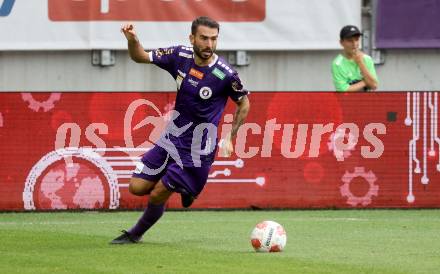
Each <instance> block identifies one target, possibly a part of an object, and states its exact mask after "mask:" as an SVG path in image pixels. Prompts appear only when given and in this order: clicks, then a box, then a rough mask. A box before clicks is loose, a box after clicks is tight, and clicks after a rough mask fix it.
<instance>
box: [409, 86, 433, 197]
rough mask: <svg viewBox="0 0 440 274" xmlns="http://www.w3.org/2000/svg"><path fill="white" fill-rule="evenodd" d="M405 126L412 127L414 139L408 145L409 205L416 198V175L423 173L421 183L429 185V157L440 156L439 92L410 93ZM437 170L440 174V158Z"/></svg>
mask: <svg viewBox="0 0 440 274" xmlns="http://www.w3.org/2000/svg"><path fill="white" fill-rule="evenodd" d="M421 95H422V96H423V102H422V103H421V102H420V96H421ZM421 105H422V111H423V113H422V115H423V116H422V117H420V114H421ZM428 119H429V123H428ZM421 123H422V124H421ZM405 125H406V126H408V127H409V126H412V138H411V140H410V141H409V143H408V146H409V159H408V160H409V161H408V195H407V197H406V200H407V201H408V203H414V201H415V196H414V192H413V186H414V180H415V174H420V173H421V174H422V177H421V179H420V182H421V183H422V184H423V185H428V184H429V181H430V180H429V174H428V172H427V156H430V157H436V156H437V157H438V156H439V155H438V154H440V138H439V137H438V92H413V93H410V92H408V93H407V94H406V118H405ZM428 126H429V133H428ZM421 127H422V129H421ZM428 137H429V143H428ZM419 142H422V151H421V154H422V157H421V159H419V158H417V144H418V143H419ZM436 146H439V148H438V150H437V152H436V149H435V147H436ZM419 154H420V153H419ZM414 165H415V166H414ZM436 169H437V171H438V172H440V157H438V162H437V165H436Z"/></svg>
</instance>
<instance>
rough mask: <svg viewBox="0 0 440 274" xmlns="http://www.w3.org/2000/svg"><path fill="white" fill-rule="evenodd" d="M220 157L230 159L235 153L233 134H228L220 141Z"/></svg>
mask: <svg viewBox="0 0 440 274" xmlns="http://www.w3.org/2000/svg"><path fill="white" fill-rule="evenodd" d="M219 146H220V156H221V157H230V156H231V155H232V152H234V146H233V145H232V138H231V133H228V134H227V135H226V136H225V138H224V139H221V140H220V144H219Z"/></svg>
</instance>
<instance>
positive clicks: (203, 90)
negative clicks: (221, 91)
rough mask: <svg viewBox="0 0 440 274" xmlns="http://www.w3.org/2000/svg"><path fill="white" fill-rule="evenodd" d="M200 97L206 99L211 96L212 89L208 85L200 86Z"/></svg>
mask: <svg viewBox="0 0 440 274" xmlns="http://www.w3.org/2000/svg"><path fill="white" fill-rule="evenodd" d="M199 95H200V98H202V99H204V100H207V99H209V98H211V96H212V89H210V88H209V87H202V88H201V89H200V91H199Z"/></svg>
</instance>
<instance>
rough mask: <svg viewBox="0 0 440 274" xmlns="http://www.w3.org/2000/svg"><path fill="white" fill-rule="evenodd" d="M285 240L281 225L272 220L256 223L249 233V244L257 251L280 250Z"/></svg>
mask: <svg viewBox="0 0 440 274" xmlns="http://www.w3.org/2000/svg"><path fill="white" fill-rule="evenodd" d="M286 242H287V234H286V231H285V230H284V228H283V226H282V225H280V224H279V223H277V222H274V221H263V222H261V223H258V224H257V225H256V226H255V228H254V230H252V233H251V244H252V246H253V247H254V249H255V251H257V252H280V251H282V250H283V249H284V247H285V246H286Z"/></svg>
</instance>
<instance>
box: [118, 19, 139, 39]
mask: <svg viewBox="0 0 440 274" xmlns="http://www.w3.org/2000/svg"><path fill="white" fill-rule="evenodd" d="M121 32H122V33H123V34H124V35H125V38H127V40H128V41H135V40H136V39H137V36H136V31H135V30H134V24H133V23H126V24H123V25H122V27H121Z"/></svg>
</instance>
